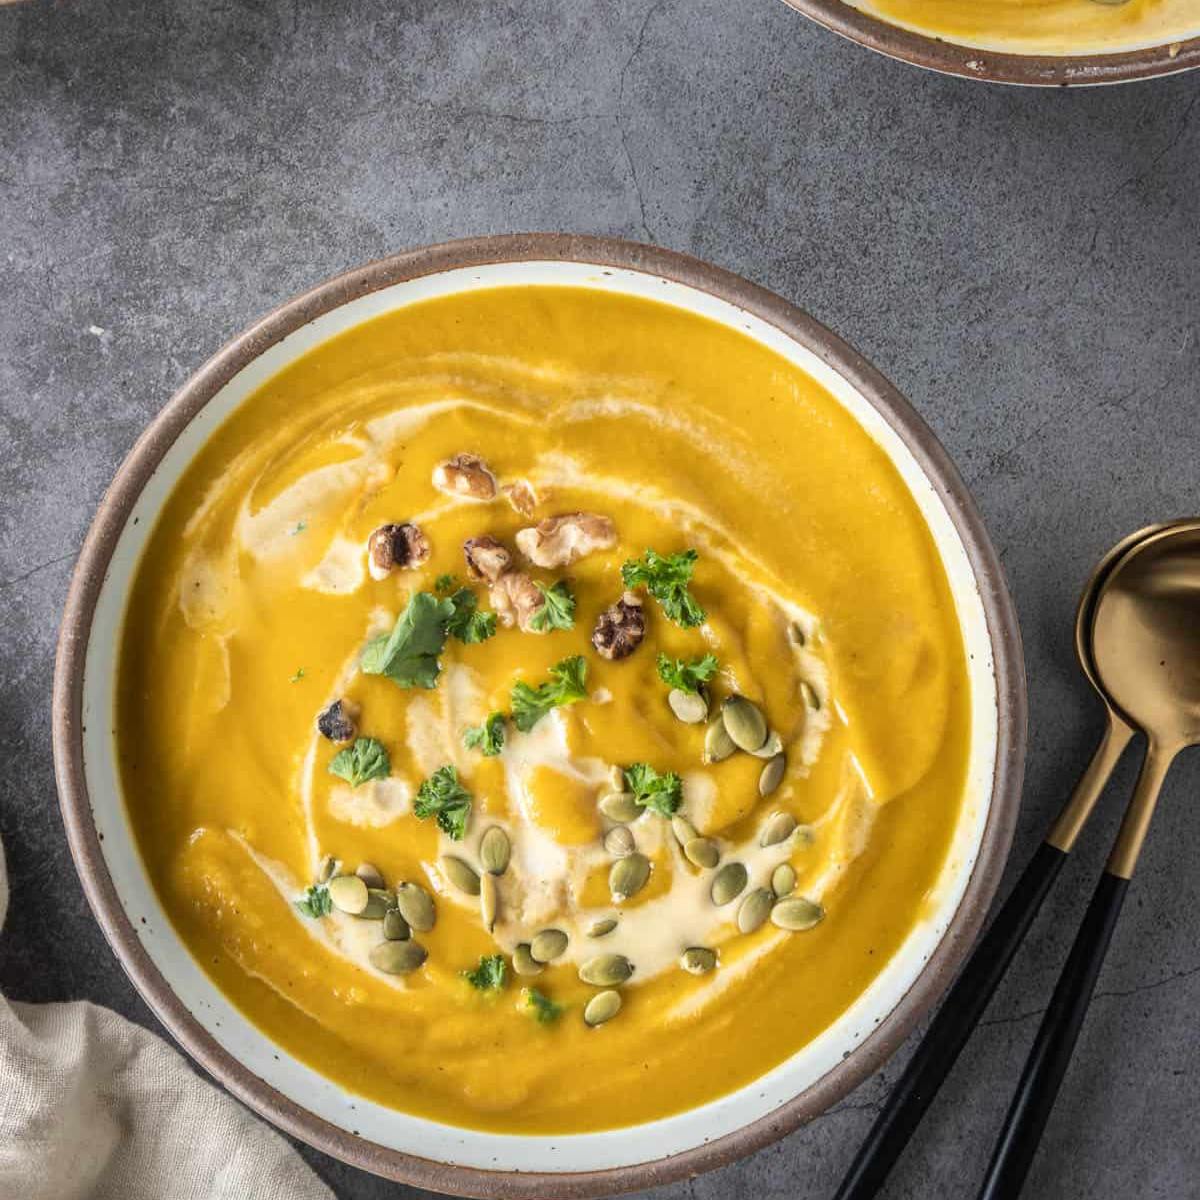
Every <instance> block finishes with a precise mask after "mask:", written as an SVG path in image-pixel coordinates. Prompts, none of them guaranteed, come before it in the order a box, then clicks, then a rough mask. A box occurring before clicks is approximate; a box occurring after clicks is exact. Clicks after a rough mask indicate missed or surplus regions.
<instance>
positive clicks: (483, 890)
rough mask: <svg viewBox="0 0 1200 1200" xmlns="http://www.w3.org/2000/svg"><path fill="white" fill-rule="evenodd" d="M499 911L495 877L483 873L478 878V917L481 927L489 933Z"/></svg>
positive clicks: (498, 895) (493, 926)
mask: <svg viewBox="0 0 1200 1200" xmlns="http://www.w3.org/2000/svg"><path fill="white" fill-rule="evenodd" d="M499 909H500V893H499V888H498V887H497V885H496V877H495V875H492V874H490V873H489V872H487V871H485V872H484V873H483V874H482V875H481V876H480V877H479V915H480V916H481V917H482V918H483V927H484V929H486V930H487V931H488V933H491V932H492V930H493V929H495V928H496V914H497V912H499Z"/></svg>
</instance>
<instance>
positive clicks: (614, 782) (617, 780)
mask: <svg viewBox="0 0 1200 1200" xmlns="http://www.w3.org/2000/svg"><path fill="white" fill-rule="evenodd" d="M608 786H609V787H610V788H611V789H612V790H613V791H614V792H623V791H624V790H625V768H624V767H618V766H617V765H616V764H615V763H614V764H613V765H612V766H611V767H609V768H608Z"/></svg>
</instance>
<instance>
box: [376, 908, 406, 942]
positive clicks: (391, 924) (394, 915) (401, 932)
mask: <svg viewBox="0 0 1200 1200" xmlns="http://www.w3.org/2000/svg"><path fill="white" fill-rule="evenodd" d="M411 934H412V931H411V930H410V929H409V927H408V922H407V921H406V920H405V919H404V916H403V914H402V913H401V912H400V910H399V909H398V908H390V909H388V911H387V912H385V913H384V914H383V936H384V937H385V938H387V940H388V941H389V942H407V941H408V939H409V937H410V936H411Z"/></svg>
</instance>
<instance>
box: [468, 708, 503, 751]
mask: <svg viewBox="0 0 1200 1200" xmlns="http://www.w3.org/2000/svg"><path fill="white" fill-rule="evenodd" d="M463 745H464V746H466V748H467V749H468V750H479V751H481V752H482V753H483V756H484V758H495V757H496V755H497V754H499V753H500V751H501V750H502V749H503V748H504V714H503V713H502V712H494V713H489V714H488V718H487V720H486V721H484V723H483V724H482V725H473V726H471V728H470V729H465V730H463Z"/></svg>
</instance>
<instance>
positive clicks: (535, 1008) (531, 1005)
mask: <svg viewBox="0 0 1200 1200" xmlns="http://www.w3.org/2000/svg"><path fill="white" fill-rule="evenodd" d="M520 1007H521V1008H523V1009H524V1010H525V1011H526V1012H527V1013H529V1015H530V1016H531V1017H533V1018H534V1019H535V1020H537V1021H538V1022H539V1024H542V1025H550V1024H552V1023H553V1022H554V1021H557V1020H558V1018H559V1017H561V1016H562V1011H563V1006H562V1005H561V1004H555V1003H554V1001H553V1000H551V999H550V997H549V996H546V995H544V994H543V993H541V992H539V991H538V990H537V988H532V987H527V988H522V989H521V1004H520Z"/></svg>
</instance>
